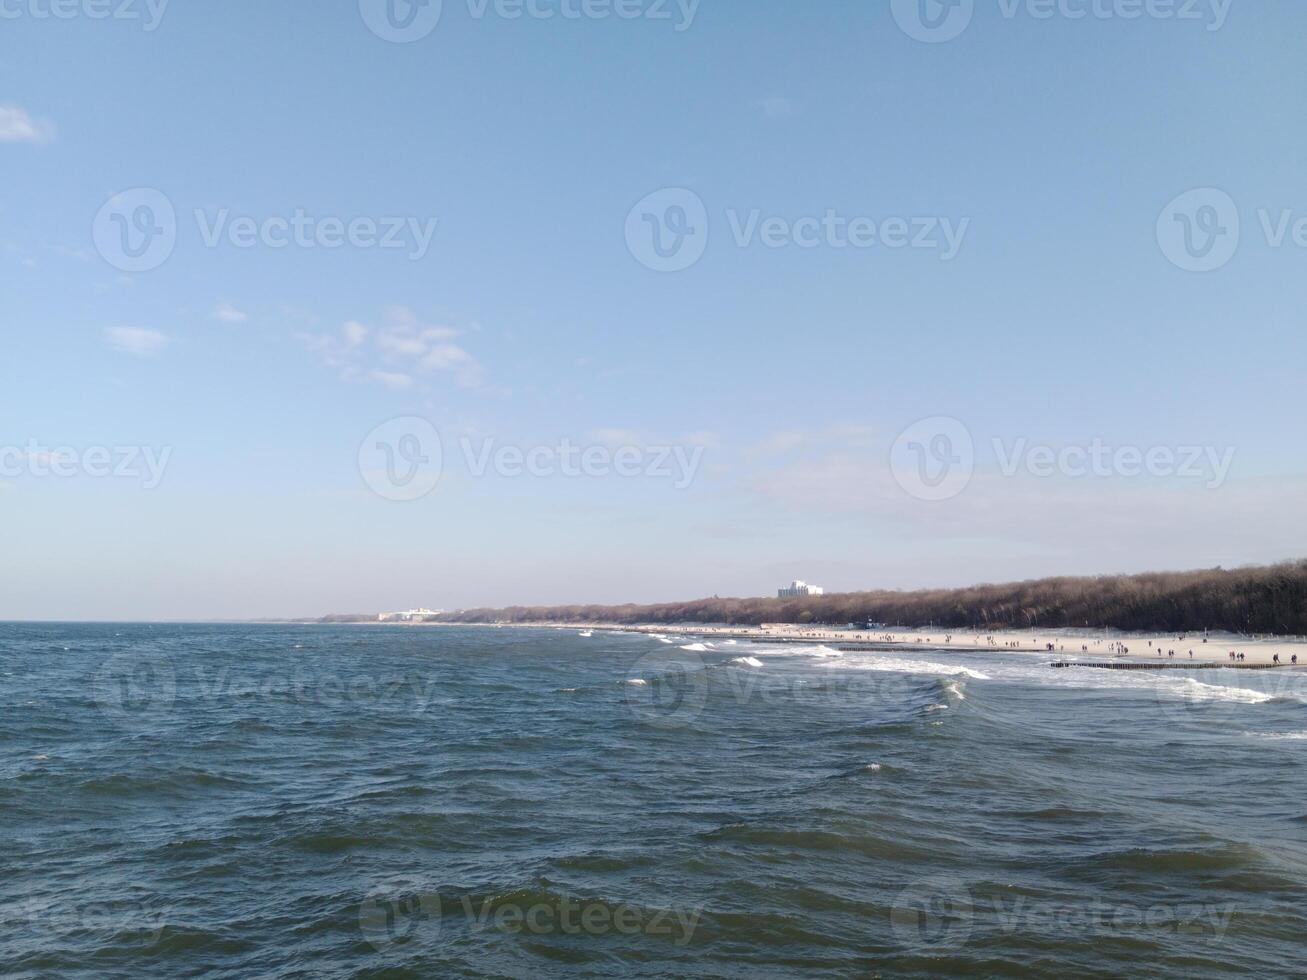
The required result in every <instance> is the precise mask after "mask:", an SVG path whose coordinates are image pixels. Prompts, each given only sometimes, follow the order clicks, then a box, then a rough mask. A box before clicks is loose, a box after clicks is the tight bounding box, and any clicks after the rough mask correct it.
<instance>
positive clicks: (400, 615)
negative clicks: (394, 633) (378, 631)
mask: <svg viewBox="0 0 1307 980" xmlns="http://www.w3.org/2000/svg"><path fill="white" fill-rule="evenodd" d="M442 612H444V610H443V609H425V608H424V609H405V610H404V611H403V612H392V613H378V614H377V622H379V623H394V622H400V623H409V622H412V621H413V620H415V619H422V618H423V617H424V616H439V615H440V614H441V613H442Z"/></svg>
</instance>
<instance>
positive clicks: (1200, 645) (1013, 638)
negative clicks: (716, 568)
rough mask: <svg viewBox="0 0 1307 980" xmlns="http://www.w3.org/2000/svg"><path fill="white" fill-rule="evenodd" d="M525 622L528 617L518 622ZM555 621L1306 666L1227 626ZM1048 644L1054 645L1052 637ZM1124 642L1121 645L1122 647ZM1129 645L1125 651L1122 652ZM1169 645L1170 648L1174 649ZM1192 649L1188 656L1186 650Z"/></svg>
mask: <svg viewBox="0 0 1307 980" xmlns="http://www.w3.org/2000/svg"><path fill="white" fill-rule="evenodd" d="M523 625H526V624H523ZM535 625H537V626H546V625H547V626H553V627H555V628H559V629H575V630H609V631H613V630H616V631H621V632H628V633H658V634H662V635H664V636H687V637H690V636H695V637H720V638H722V639H727V638H731V639H739V640H755V641H766V640H789V641H800V642H813V643H827V644H846V645H847V644H863V643H867V644H876V645H885V646H891V647H898V646H903V647H910V646H931V647H942V648H946V649H947V648H951V649H956V650H964V651H974V650H998V651H1003V650H1018V651H1026V652H1034V653H1041V652H1047V653H1049V656H1050V658H1051V659H1054V660H1058V661H1077V662H1085V661H1093V662H1099V661H1102V662H1107V661H1112V660H1118V659H1121V660H1152V661H1156V662H1163V663H1173V664H1177V665H1179V664H1181V663H1194V664H1217V665H1221V666H1236V665H1238V664H1243V665H1258V664H1272V663H1274V661H1275V656H1276V655H1277V654H1278V655H1279V657H1280V662H1281V663H1282V664H1283V665H1285V666H1290V665H1292V659H1293V657H1294V656H1297V658H1298V665H1299V666H1300V667H1304V668H1307V639H1304V638H1302V637H1274V636H1272V637H1246V636H1235V635H1232V634H1228V633H1219V634H1218V633H1211V634H1208V635H1207V637H1206V642H1204V635H1203V634H1202V633H1189V634H1185V635H1184V636H1181V635H1179V634H1175V633H1171V634H1146V633H1118V632H1115V631H1112V632H1110V633H1106V634H1105V633H1104V631H1102V630H1073V629H1056V630H1003V631H1000V632H995V633H989V634H985V633H977V632H976V631H975V630H956V631H952V632H950V631H946V630H939V629H933V630H932V629H921V630H913V629H905V628H903V627H898V628H891V629H885V630H867V629H861V630H858V629H832V628H810V627H804V626H791V625H768V626H762V627H747V626H698V625H683V626H665V625H660V624H645V625H639V626H614V625H612V624H603V623H590V624H576V623H548V624H543V623H541V624H535ZM1050 644H1052V650H1049V645H1050ZM1123 648H1124V649H1123ZM1125 651H1128V652H1125ZM1171 651H1174V652H1175V655H1174V656H1171V655H1170V653H1171ZM1190 651H1192V652H1193V656H1192V657H1191V656H1190ZM1231 651H1234V652H1237V653H1242V654H1244V659H1243V660H1242V661H1237V662H1236V661H1231V660H1230V657H1229V654H1230V652H1231Z"/></svg>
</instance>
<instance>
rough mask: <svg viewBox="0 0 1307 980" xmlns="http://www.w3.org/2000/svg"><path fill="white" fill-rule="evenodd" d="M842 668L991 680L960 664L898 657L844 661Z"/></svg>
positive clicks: (985, 675)
mask: <svg viewBox="0 0 1307 980" xmlns="http://www.w3.org/2000/svg"><path fill="white" fill-rule="evenodd" d="M844 666H847V667H849V668H850V669H853V670H888V671H894V672H895V673H899V674H932V675H934V676H938V677H970V678H971V679H972V680H977V681H987V680H992V678H991V677H990V675H988V674H982V673H981V672H980V671H978V670H973V669H972V668H970V667H964V666H963V665H962V664H939V663H935V662H934V661H932V660H903V659H900V658H898V657H875V658H868V659H862V660H846V661H845V664H844Z"/></svg>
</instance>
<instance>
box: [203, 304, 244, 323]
mask: <svg viewBox="0 0 1307 980" xmlns="http://www.w3.org/2000/svg"><path fill="white" fill-rule="evenodd" d="M212 316H213V319H215V320H217V321H219V322H220V323H245V322H246V321H248V320H249V318H250V317H249V314H248V313H245V312H244V311H243V310H238V309H236V307H234V306H232V305H231V304H230V303H219V304H218V305H217V306H215V307H214V308H213V313H212Z"/></svg>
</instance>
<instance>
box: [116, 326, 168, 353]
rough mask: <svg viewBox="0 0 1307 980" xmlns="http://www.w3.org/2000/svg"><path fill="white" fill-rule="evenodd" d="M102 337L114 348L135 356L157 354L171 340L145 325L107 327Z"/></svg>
mask: <svg viewBox="0 0 1307 980" xmlns="http://www.w3.org/2000/svg"><path fill="white" fill-rule="evenodd" d="M104 339H105V341H106V342H107V343H108V344H109V346H110V347H112V348H113V349H114V350H119V351H122V352H123V353H124V354H135V355H136V356H137V357H149V356H150V355H152V354H157V353H159V351H161V350H163V348H164V347H166V346H168V344H169V343H170V342H171V340H170V338H169V337H168V335H167V334H164V333H161V332H159V331H158V330H148V329H146V328H145V327H108V328H106V329H105V331H104Z"/></svg>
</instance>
